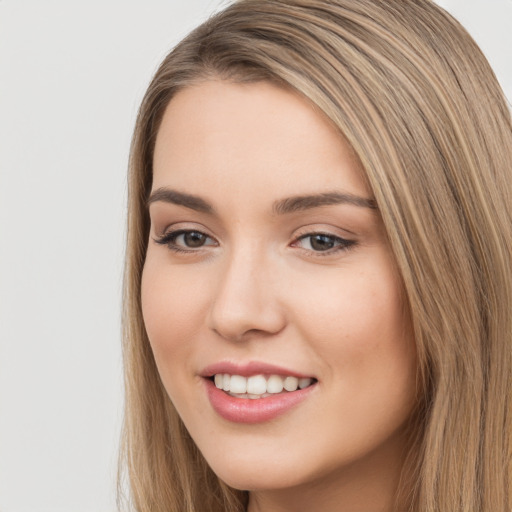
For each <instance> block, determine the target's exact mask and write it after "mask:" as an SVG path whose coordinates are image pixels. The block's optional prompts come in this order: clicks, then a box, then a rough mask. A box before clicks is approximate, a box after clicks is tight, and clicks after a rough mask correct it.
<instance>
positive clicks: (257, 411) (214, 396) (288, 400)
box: [204, 379, 316, 423]
mask: <svg viewBox="0 0 512 512" xmlns="http://www.w3.org/2000/svg"><path fill="white" fill-rule="evenodd" d="M204 382H205V384H206V392H207V394H208V398H209V400H210V403H211V405H212V407H213V409H214V410H215V412H216V413H217V414H219V415H220V416H222V417H223V418H224V419H226V420H228V421H232V422H234V423H262V422H264V421H269V420H272V419H274V418H277V417H278V416H280V415H281V414H284V413H285V412H287V411H288V410H290V409H291V408H292V407H295V406H296V405H298V404H299V403H300V402H302V401H303V400H304V399H305V398H306V397H307V396H308V395H309V393H311V391H312V390H313V388H315V387H316V384H312V385H311V386H309V387H307V388H304V389H297V391H289V392H284V393H279V394H276V395H274V396H268V397H265V398H256V399H254V400H253V399H251V398H236V397H234V396H231V395H228V394H227V393H226V392H225V391H222V389H218V388H217V387H216V386H215V384H214V383H213V382H212V381H211V380H210V379H204Z"/></svg>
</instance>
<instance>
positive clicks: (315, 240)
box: [311, 235, 334, 251]
mask: <svg viewBox="0 0 512 512" xmlns="http://www.w3.org/2000/svg"><path fill="white" fill-rule="evenodd" d="M311 247H312V248H313V249H315V251H327V250H329V249H332V248H333V247H334V240H333V239H332V237H331V236H328V235H315V236H313V237H312V238H311Z"/></svg>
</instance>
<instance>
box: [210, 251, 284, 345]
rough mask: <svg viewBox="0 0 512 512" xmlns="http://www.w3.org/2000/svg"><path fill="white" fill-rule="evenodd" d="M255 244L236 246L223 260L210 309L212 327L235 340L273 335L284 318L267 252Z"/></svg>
mask: <svg viewBox="0 0 512 512" xmlns="http://www.w3.org/2000/svg"><path fill="white" fill-rule="evenodd" d="M257 245H258V244H256V243H255V242H254V241H252V242H249V243H245V244H239V245H238V246H237V247H234V248H233V249H232V250H231V251H230V252H229V253H228V254H227V255H226V257H225V261H224V262H223V265H222V268H221V270H220V272H219V275H218V276H217V287H216V292H215V296H214V298H213V302H212V306H211V319H210V323H211V327H212V329H213V330H215V331H216V332H217V333H218V334H220V335H221V336H222V337H224V338H227V339H232V340H238V339H241V338H242V337H244V335H245V334H246V333H249V332H259V333H267V334H270V333H276V332H278V331H279V330H281V329H282V327H283V322H284V317H283V315H282V312H281V311H280V308H279V306H278V300H277V296H276V290H275V287H274V286H273V282H272V281H273V279H272V274H273V268H272V264H271V263H272V262H271V258H269V255H268V253H267V251H265V250H262V247H261V245H260V246H259V247H257Z"/></svg>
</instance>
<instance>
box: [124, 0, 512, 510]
mask: <svg viewBox="0 0 512 512" xmlns="http://www.w3.org/2000/svg"><path fill="white" fill-rule="evenodd" d="M210 78H216V79H223V80H231V81H235V82H255V81H259V80H268V81H272V82H276V83H279V84H281V85H283V86H285V87H289V88H290V89H293V90H295V91H298V92H299V93H300V94H302V95H303V96H304V98H306V100H307V101H309V102H310V103H311V104H313V105H314V106H315V108H317V109H319V110H320V111H322V112H323V113H324V114H325V115H326V116H327V117H328V118H329V119H330V120H331V121H332V123H333V124H334V125H335V126H336V127H337V128H338V129H339V131H340V132H341V133H343V134H344V136H345V137H346V139H347V140H348V141H349V142H350V144H351V145H352V147H353V149H354V150H355V152H356V153H357V154H358V156H359V158H360V160H361V162H362V165H363V167H364V169H365V171H366V177H367V180H368V183H369V185H370V187H371V188H372V190H373V193H374V196H375V199H376V201H377V204H378V208H379V210H380V212H381V215H382V218H383V221H384V225H385V228H386V230H387V234H388V238H389V241H390V245H391V247H392V250H393V252H394V256H395V259H396V263H397V266H398V268H399V270H400V273H401V276H402V280H403V285H404V290H405V294H406V297H407V303H408V307H409V309H410V314H411V317H412V322H413V327H414V333H415V342H416V345H417V350H418V354H419V376H420V379H419V383H418V385H419V386H421V394H422V397H423V398H422V400H421V403H420V404H419V405H418V409H417V411H416V413H415V417H416V422H415V423H414V428H413V429H412V432H411V449H410V456H409V459H408V461H407V464H406V466H405V468H404V478H403V480H402V485H401V488H400V489H399V492H398V495H397V496H399V498H400V503H404V504H407V508H408V510H414V511H415V512H437V511H439V512H455V511H461V512H510V511H511V510H512V482H511V478H512V467H511V458H512V441H511V435H512V403H511V401H512V378H511V375H512V248H511V245H512V218H511V209H512V207H511V205H512V126H511V116H510V111H509V109H508V106H507V103H506V101H505V98H504V96H503V93H502V91H501V89H500V87H499V85H498V83H497V81H496V79H495V77H494V74H493V72H492V70H491V68H490V67H489V64H488V63H487V61H486V59H485V58H484V56H483V55H482V53H481V51H480V50H479V49H478V47H477V46H476V44H475V43H474V41H473V40H472V39H471V37H470V36H469V35H468V34H467V33H466V31H465V30H464V29H463V28H462V27H461V26H460V25H459V24H458V23H457V22H456V21H455V20H454V19H453V18H451V17H450V16H449V15H448V14H447V13H446V12H444V11H443V10H442V9H440V8H439V7H437V6H436V5H435V4H434V3H432V2H430V1H428V0H400V1H392V0H240V1H237V2H235V3H233V4H232V5H231V6H229V7H228V8H227V9H225V10H224V11H223V12H221V13H219V14H217V15H215V16H213V17H212V18H211V19H210V20H208V21H207V22H206V23H204V24H203V25H201V26H200V27H198V28H197V29H196V30H194V31H193V32H192V33H191V34H190V35H189V36H188V37H187V38H186V39H184V40H183V41H182V42H181V43H179V44H178V46H177V47H176V48H174V50H173V51H172V52H171V53H170V54H169V55H168V56H167V57H166V59H165V60H164V61H163V63H162V64H161V66H160V68H159V70H158V71H157V73H156V75H155V77H154V78H153V81H152V82H151V84H150V86H149V88H148V91H147V93H146V96H145V98H144V100H143V102H142V106H141V108H140V112H139V116H138V120H137V124H136V127H135V133H134V137H133V143H132V151H131V160H130V172H129V204H128V242H127V257H126V270H125V290H124V294H125V295H124V299H125V302H124V304H125V310H124V358H125V387H126V411H125V422H124V431H123V445H122V446H123V449H122V453H121V468H122V472H121V474H124V475H125V476H126V477H127V478H128V484H129V488H130V494H131V501H132V503H133V507H134V509H135V510H137V511H140V512H142V511H144V512H149V511H151V512H160V511H162V512H163V511H165V512H171V511H172V512H185V511H188V512H204V511H209V512H216V511H217V512H220V511H222V512H227V511H229V512H235V511H236V512H240V511H242V510H244V509H245V506H246V503H247V493H245V492H242V491H237V490H233V489H230V488H228V487H227V486H226V485H225V484H223V483H222V482H221V481H219V479H218V478H217V477H216V476H215V475H214V474H213V472H212V471H211V470H210V469H209V467H208V466H207V464H206V462H205V461H204V459H203V457H202V456H201V454H200V452H199V451H198V449H197V447H196V446H195V444H194V442H193V441H192V439H191V438H190V436H189V435H188V433H187V431H186V429H185V428H184V426H183V424H182V422H181V420H180V418H179V417H178V415H177V413H176V411H175V410H174V407H173V405H172V403H171V402H170V400H169V398H168V397H167V394H166V392H165V390H164V388H163V386H162V384H161V382H160V379H159V376H158V372H157V369H156V366H155V362H154V359H153V355H152V352H151V349H150V345H149V342H148V339H147V335H146V332H145V328H144V324H143V320H142V314H141V304H140V280H141V273H142V268H143V265H144V258H145V251H146V246H147V240H148V233H149V218H148V212H147V207H146V199H147V197H148V193H149V191H150V189H151V181H152V155H153V146H154V143H155V137H156V133H157V131H158V128H159V123H160V120H161V118H162V115H163V111H164V109H165V107H166V106H167V104H168V103H169V101H170V100H171V98H172V97H173V95H174V94H176V92H177V91H178V90H180V89H182V88H184V87H188V86H190V85H191V84H193V83H195V82H198V81H204V80H208V79H210ZM404 506H405V505H404ZM401 510H402V509H401Z"/></svg>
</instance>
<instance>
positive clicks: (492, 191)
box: [122, 0, 512, 512]
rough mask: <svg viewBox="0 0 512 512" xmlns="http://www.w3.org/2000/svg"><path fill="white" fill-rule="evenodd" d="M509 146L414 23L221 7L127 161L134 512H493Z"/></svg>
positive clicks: (503, 405) (459, 56)
mask: <svg viewBox="0 0 512 512" xmlns="http://www.w3.org/2000/svg"><path fill="white" fill-rule="evenodd" d="M511 161H512V131H511V120H510V113H509V111H508V108H507V105H506V102H505V99H504V97H503V94H502V92H501V90H500V88H499V86H498V84H497V82H496V80H495V78H494V75H493V73H492V71H491V69H490V68H489V65H488V63H487V62H486V60H485V58H484V57H483V55H482V54H481V52H480V51H479V49H478V48H477V47H476V45H475V43H474V42H473V41H472V40H471V38H470V37H469V36H468V35H467V33H466V32H465V31H464V30H463V29H462V28H461V27H460V25H458V23H457V22H456V21H454V20H453V19H452V18H451V17H450V16H449V15H447V14H446V13H445V12H444V11H442V10H441V9H440V8H439V7H437V6H436V5H435V4H433V3H431V2H428V1H421V2H419V1H416V0H404V1H401V2H384V1H379V0H285V1H276V0H263V1H262V0H241V1H238V2H235V3H234V4H233V5H231V6H230V7H228V8H227V9H226V10H224V11H223V12H221V13H219V14H217V15H216V16H214V17H213V18H212V19H210V20H209V21H207V22H206V23H205V24H203V25H202V26H200V27H199V28H198V29H196V30H195V31H194V32H192V33H191V34H190V35H189V36H188V37H187V38H186V39H184V40H183V41H182V42H181V43H180V44H179V45H178V46H177V47H176V48H175V49H174V50H173V51H172V52H171V53H170V54H169V55H168V57H167V58H166V59H165V60H164V62H163V63H162V65H161V67H160V69H159V70H158V72H157V73H156V76H155V77H154V79H153V81H152V83H151V85H150V87H149V89H148V91H147V94H146V96H145V98H144V101H143V104H142V107H141V110H140V113H139V118H138V121H137V125H136V129H135V135H134V140H133V146H132V158H131V170H130V185H129V186H130V192H129V224H128V249H127V251H128V252H127V264H126V281H125V284H126V286H125V304H126V309H125V328H126V330H125V365H126V378H125V383H126V418H125V430H124V451H123V459H122V460H123V462H124V464H125V467H126V469H127V476H128V478H129V485H130V490H131V496H132V500H133V504H134V507H135V509H136V510H140V511H142V510H144V511H149V510H151V511H160V510H162V511H164V510H166V511H169V510H173V511H174V510H176V511H183V510H189V511H242V510H248V511H249V512H258V511H263V510H266V511H270V510H272V511H278V510H279V511H281V510H293V511H301V510H322V511H327V512H328V511H330V510H336V511H350V512H357V511H365V512H369V511H371V512H374V511H375V512H377V511H379V512H380V511H382V512H384V511H386V512H387V511H392V510H393V511H397V510H409V511H417V512H433V511H455V510H460V511H467V512H475V511H480V512H491V511H492V512H496V511H500V512H505V511H510V510H512V495H511V493H510V483H511V449H512V445H511V439H510V435H511V428H512V425H511V416H510V412H509V410H510V405H511V396H512V389H511V368H512V360H511V359H512V357H511V350H510V349H511V341H512V339H511V338H512V323H511V322H512V321H511V315H510V310H511V306H512V288H511V283H512V256H511V250H510V240H511V239H512V222H511V209H510V205H511V204H512V203H511V200H512V189H511V185H510V184H511V179H510V178H511V172H510V162H511Z"/></svg>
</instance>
